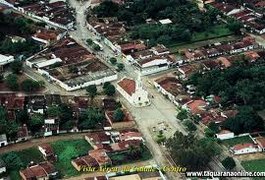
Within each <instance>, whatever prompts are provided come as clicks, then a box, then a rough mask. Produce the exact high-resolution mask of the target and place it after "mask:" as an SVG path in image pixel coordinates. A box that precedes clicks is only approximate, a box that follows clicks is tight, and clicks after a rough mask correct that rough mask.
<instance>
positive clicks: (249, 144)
mask: <svg viewBox="0 0 265 180" xmlns="http://www.w3.org/2000/svg"><path fill="white" fill-rule="evenodd" d="M216 137H217V138H218V139H220V140H228V139H231V140H233V139H236V138H242V137H247V138H248V139H249V141H246V142H243V143H239V144H236V145H234V146H232V147H230V149H229V150H230V152H231V153H232V154H233V155H244V154H251V153H259V152H264V151H265V136H264V134H260V133H258V134H257V133H253V134H248V133H246V134H241V135H237V136H236V135H235V134H234V133H233V132H231V131H229V130H221V131H220V132H219V133H218V134H216Z"/></svg>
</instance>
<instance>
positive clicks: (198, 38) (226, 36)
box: [167, 25, 234, 53]
mask: <svg viewBox="0 0 265 180" xmlns="http://www.w3.org/2000/svg"><path fill="white" fill-rule="evenodd" d="M231 35H233V33H232V32H231V31H230V30H229V29H228V28H227V27H226V26H225V25H216V26H214V27H211V28H209V29H208V31H204V32H200V33H194V34H193V36H192V39H191V41H190V42H185V43H175V44H170V45H168V46H167V47H169V49H170V50H171V52H173V53H174V52H176V51H177V50H178V49H181V48H187V47H188V48H197V47H198V46H199V47H200V46H202V45H206V44H209V43H213V42H216V41H219V42H220V41H227V40H230V39H232V40H233V39H234V38H233V36H231ZM231 37H232V38H231ZM205 41H209V42H207V43H203V42H205Z"/></svg>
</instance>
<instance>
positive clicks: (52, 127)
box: [44, 118, 59, 136]
mask: <svg viewBox="0 0 265 180" xmlns="http://www.w3.org/2000/svg"><path fill="white" fill-rule="evenodd" d="M44 128H45V130H44V136H51V135H54V134H58V133H59V121H58V119H53V118H51V119H45V120H44Z"/></svg>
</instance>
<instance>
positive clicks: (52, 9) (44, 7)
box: [0, 0, 75, 30]
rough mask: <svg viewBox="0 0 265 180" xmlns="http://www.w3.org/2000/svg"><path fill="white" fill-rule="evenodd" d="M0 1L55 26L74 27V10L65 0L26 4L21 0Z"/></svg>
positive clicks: (45, 0) (62, 27) (47, 0)
mask: <svg viewBox="0 0 265 180" xmlns="http://www.w3.org/2000/svg"><path fill="white" fill-rule="evenodd" d="M0 3H1V4H4V5H6V6H8V7H10V8H12V9H13V10H15V11H17V12H19V13H22V14H24V15H26V16H28V17H30V18H33V19H35V20H37V21H41V22H45V23H47V24H48V25H50V26H52V27H55V28H61V29H65V30H68V29H72V28H73V27H74V23H75V18H74V16H73V14H74V13H73V12H74V11H73V10H72V9H71V8H70V7H69V6H68V5H67V3H66V2H65V1H49V0H43V1H36V2H32V3H27V4H26V5H24V4H23V3H22V4H21V2H20V1H19V0H2V1H1V2H0Z"/></svg>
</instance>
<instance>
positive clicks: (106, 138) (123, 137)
mask: <svg viewBox="0 0 265 180" xmlns="http://www.w3.org/2000/svg"><path fill="white" fill-rule="evenodd" d="M85 139H86V140H87V142H88V143H89V144H90V145H91V146H92V147H93V150H90V151H89V152H88V154H87V155H85V156H81V157H78V158H76V159H74V160H72V162H71V163H72V165H73V166H74V167H75V168H76V169H77V170H78V171H81V170H82V167H84V166H86V167H95V168H96V167H100V166H108V165H109V166H111V165H112V160H111V158H110V157H109V155H108V154H110V153H118V152H119V153H121V152H123V153H124V152H128V151H129V149H130V148H139V147H140V145H141V144H142V143H143V142H144V139H143V137H142V134H141V133H140V132H138V130H136V129H125V130H120V131H100V132H93V133H89V134H87V135H86V136H85Z"/></svg>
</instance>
